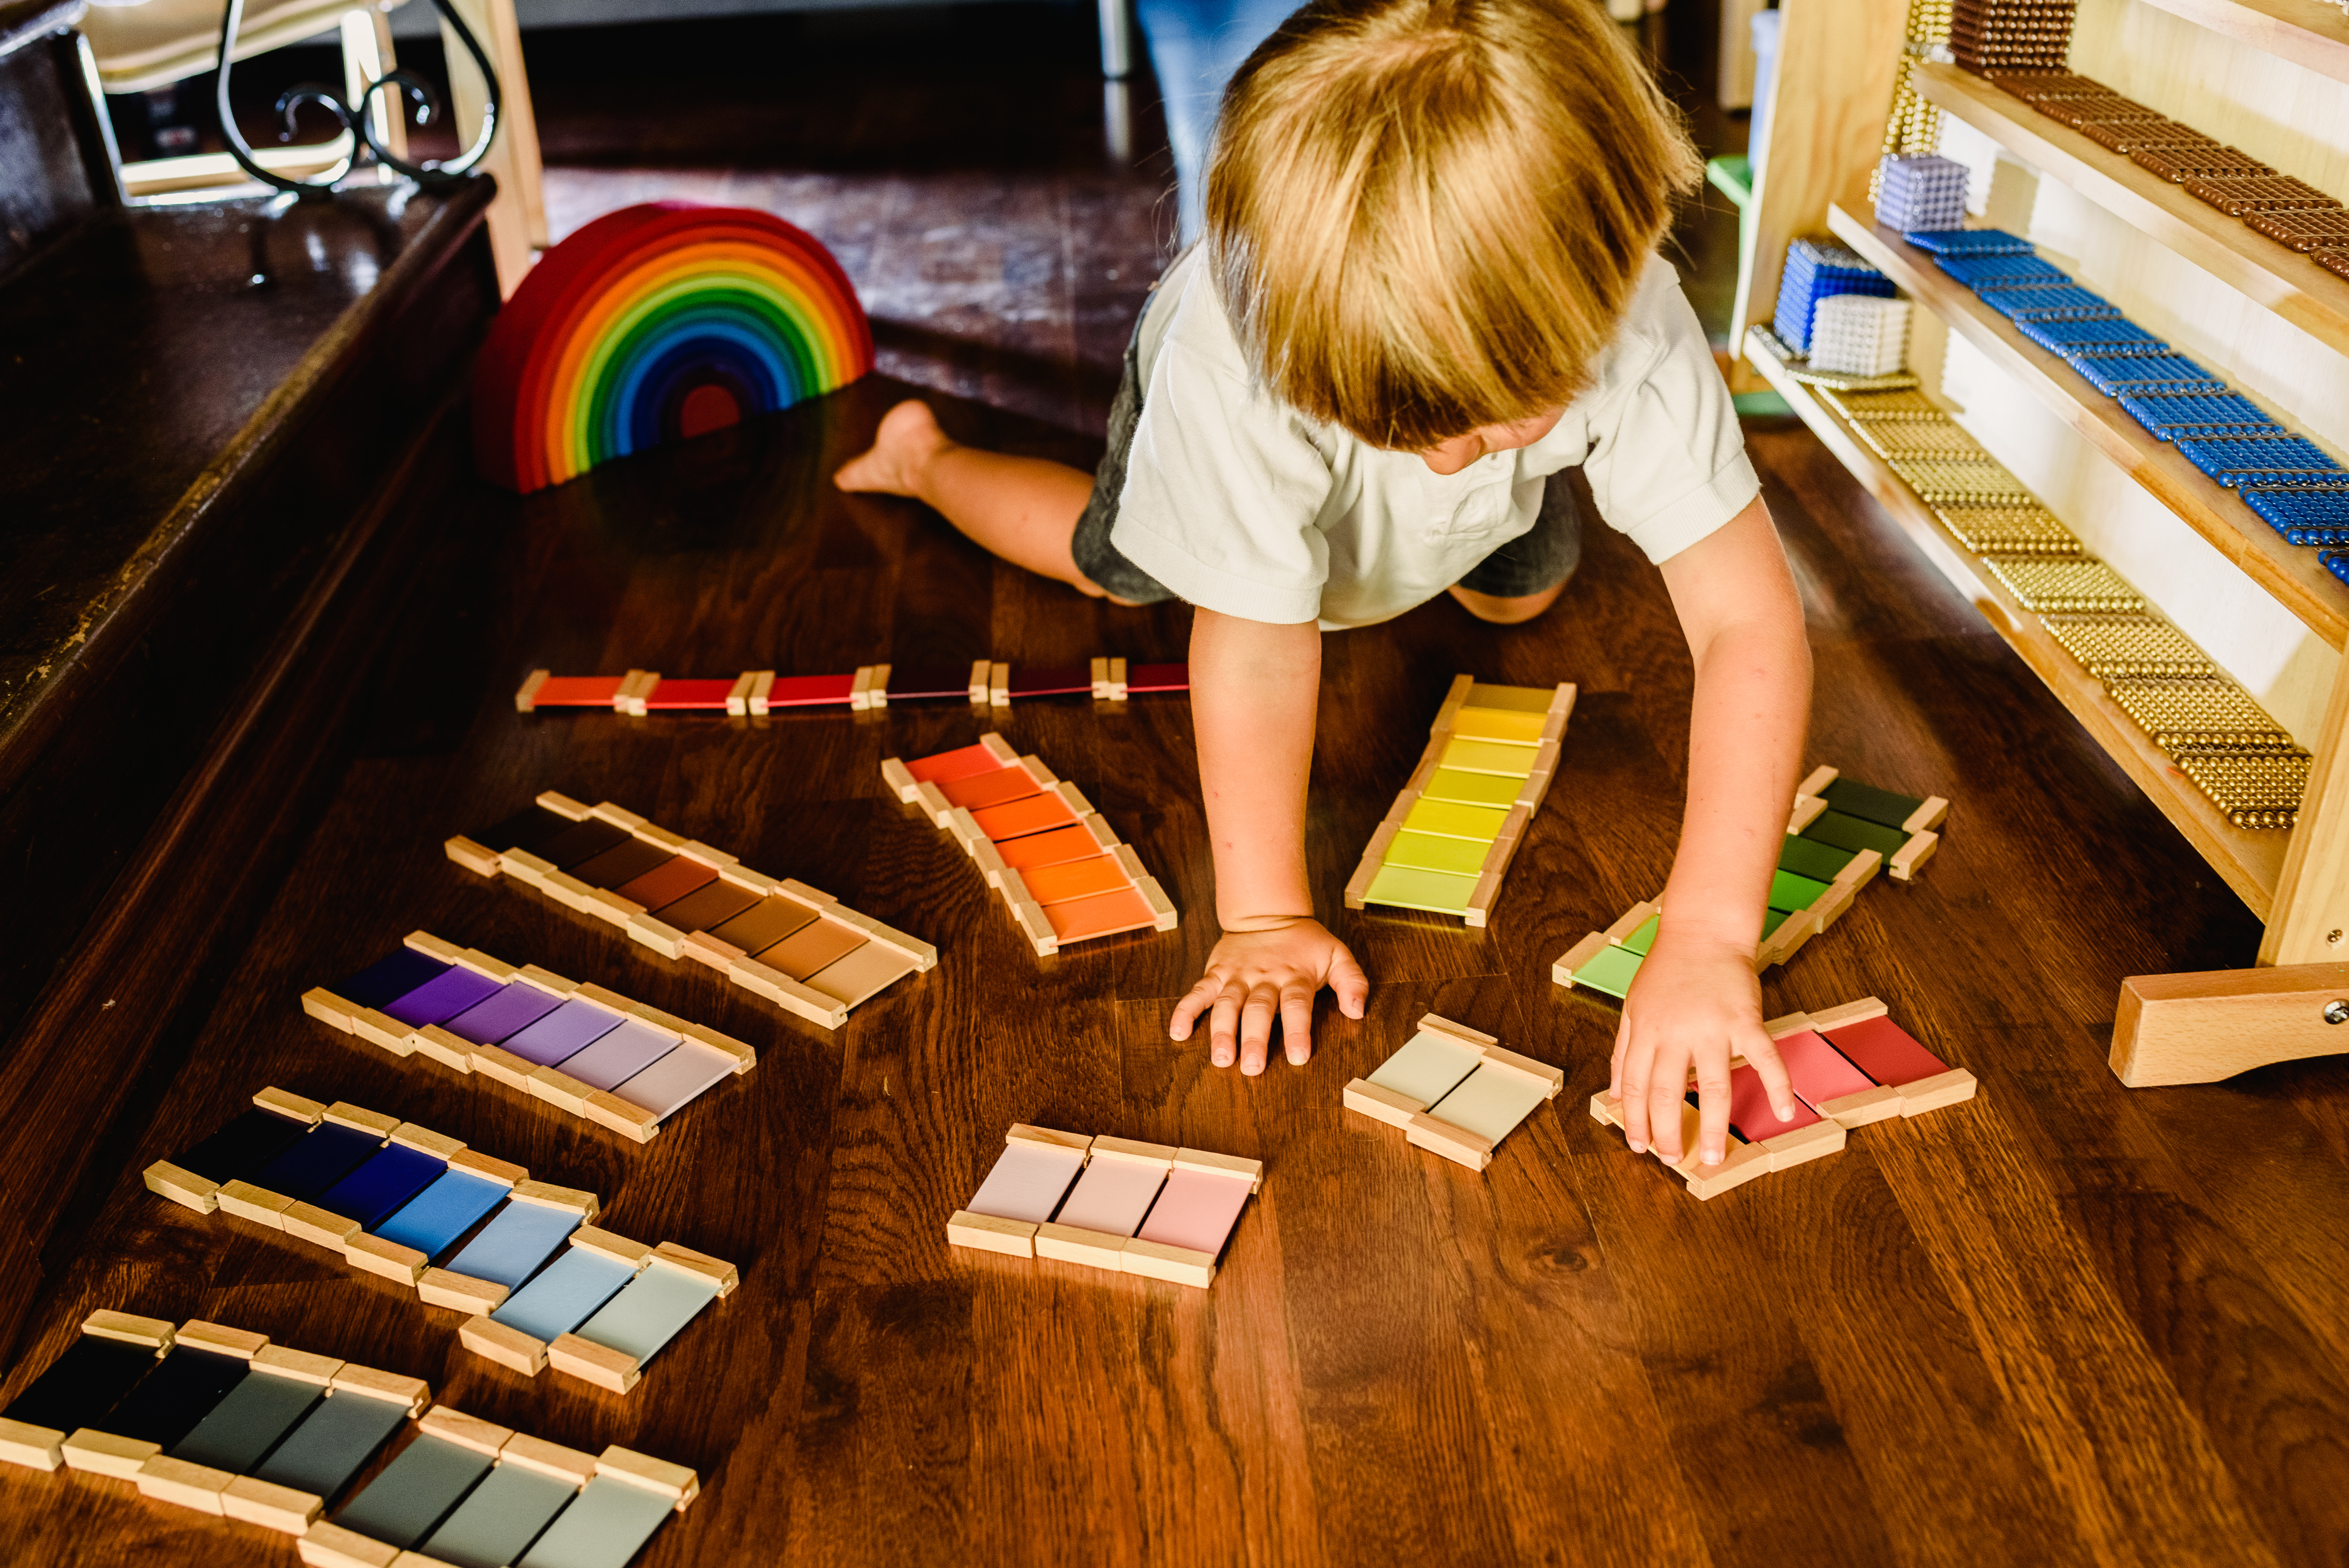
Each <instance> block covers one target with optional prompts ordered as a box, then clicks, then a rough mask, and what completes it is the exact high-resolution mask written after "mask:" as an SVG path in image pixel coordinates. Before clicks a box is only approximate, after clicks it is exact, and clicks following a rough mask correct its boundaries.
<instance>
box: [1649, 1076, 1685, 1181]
mask: <svg viewBox="0 0 2349 1568" xmlns="http://www.w3.org/2000/svg"><path fill="white" fill-rule="evenodd" d="M1687 1096H1688V1055H1687V1053H1686V1052H1684V1051H1682V1050H1679V1049H1677V1048H1674V1047H1661V1048H1659V1049H1658V1050H1657V1051H1656V1053H1655V1055H1654V1057H1653V1059H1652V1061H1651V1064H1650V1068H1649V1071H1648V1130H1649V1131H1650V1132H1651V1134H1652V1135H1653V1136H1654V1138H1655V1143H1656V1152H1657V1153H1658V1154H1660V1155H1661V1156H1662V1157H1663V1161H1664V1163H1665V1164H1667V1165H1677V1164H1679V1163H1680V1162H1681V1160H1682V1156H1684V1155H1686V1154H1687V1153H1688V1150H1687V1149H1686V1148H1684V1147H1683V1146H1682V1143H1681V1107H1682V1105H1683V1104H1684V1103H1685V1102H1686V1099H1687Z"/></svg>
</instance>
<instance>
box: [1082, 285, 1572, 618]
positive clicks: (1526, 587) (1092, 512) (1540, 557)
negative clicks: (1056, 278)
mask: <svg viewBox="0 0 2349 1568" xmlns="http://www.w3.org/2000/svg"><path fill="white" fill-rule="evenodd" d="M1141 344H1142V324H1141V323H1140V322H1139V321H1138V320H1137V321H1136V322H1135V323H1134V334H1133V341H1131V342H1129V343H1128V344H1127V345H1126V346H1125V374H1124V375H1123V377H1120V378H1119V380H1118V384H1117V397H1116V398H1115V400H1113V401H1112V403H1111V404H1110V406H1109V451H1108V452H1107V454H1106V455H1104V456H1103V457H1102V460H1101V467H1099V468H1098V469H1094V470H1093V493H1092V497H1091V498H1090V499H1089V500H1086V502H1085V510H1084V513H1083V515H1082V516H1081V517H1079V518H1078V519H1077V531H1076V534H1075V536H1074V537H1073V538H1071V540H1070V541H1069V553H1070V554H1071V556H1073V557H1075V558H1076V562H1077V570H1078V571H1080V572H1081V573H1084V574H1085V575H1086V576H1087V577H1090V578H1092V581H1093V582H1094V583H1095V584H1097V585H1098V586H1099V587H1100V588H1101V589H1102V592H1103V593H1107V594H1109V595H1110V597H1112V598H1113V599H1123V600H1126V601H1128V602H1130V603H1136V604H1154V603H1158V602H1159V601H1160V600H1162V599H1172V598H1174V590H1172V589H1170V588H1168V587H1167V586H1166V585H1165V584H1164V583H1161V582H1159V581H1158V579H1157V578H1155V577H1153V576H1152V575H1151V574H1150V573H1147V572H1144V571H1143V569H1142V568H1141V567H1139V566H1136V565H1135V564H1134V563H1133V562H1131V561H1128V560H1127V559H1126V558H1125V556H1124V555H1123V552H1120V551H1119V550H1118V548H1117V546H1116V545H1115V544H1113V543H1112V542H1110V537H1109V536H1110V530H1111V529H1112V528H1114V527H1115V526H1116V525H1117V501H1118V497H1120V496H1121V495H1123V494H1124V493H1125V459H1126V454H1127V452H1128V451H1129V450H1130V449H1132V447H1133V428H1134V426H1135V425H1136V424H1137V423H1138V422H1139V421H1140V420H1141V418H1142V375H1141ZM1581 561H1582V513H1581V511H1580V509H1579V508H1578V507H1577V506H1576V505H1575V504H1574V490H1573V487H1572V486H1571V485H1569V484H1568V482H1567V478H1566V476H1565V475H1564V474H1562V473H1561V474H1554V475H1552V476H1551V478H1550V480H1549V482H1548V484H1547V486H1546V487H1544V489H1543V490H1542V503H1541V511H1539V512H1538V513H1537V514H1536V516H1535V518H1534V525H1533V528H1532V530H1531V531H1528V532H1526V533H1524V534H1521V535H1519V536H1518V537H1517V538H1516V539H1513V540H1511V541H1509V542H1507V543H1506V544H1504V545H1503V546H1501V547H1500V548H1499V549H1498V550H1495V552H1493V553H1492V554H1490V555H1487V556H1486V557H1485V559H1484V560H1482V561H1480V562H1477V563H1476V566H1475V570H1473V571H1471V572H1470V573H1468V575H1467V576H1465V577H1463V578H1462V579H1461V580H1460V586H1461V587H1463V588H1465V589H1467V590H1468V591H1469V592H1470V593H1486V594H1490V595H1491V596H1492V597H1494V598H1495V599H1521V598H1524V597H1525V596H1526V595H1527V594H1529V593H1543V592H1546V591H1547V590H1548V589H1551V588H1555V587H1557V585H1558V584H1559V583H1563V582H1565V581H1566V580H1567V579H1568V578H1569V577H1571V576H1573V575H1574V569H1575V567H1576V566H1577V565H1578V564H1580V562H1581Z"/></svg>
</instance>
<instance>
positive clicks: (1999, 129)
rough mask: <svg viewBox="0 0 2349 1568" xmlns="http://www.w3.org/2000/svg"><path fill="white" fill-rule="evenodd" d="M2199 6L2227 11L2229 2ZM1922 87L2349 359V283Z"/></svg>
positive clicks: (2125, 172) (1929, 85) (2016, 111)
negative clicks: (2225, 9) (2224, 7)
mask: <svg viewBox="0 0 2349 1568" xmlns="http://www.w3.org/2000/svg"><path fill="white" fill-rule="evenodd" d="M2197 3H2198V4H2210V5H2224V0H2197ZM2173 8H2176V7H2173ZM2232 8H2234V9H2240V8H2241V7H2240V6H2237V7H2232ZM2325 8H2327V9H2329V8H2330V7H2325ZM1916 81H1917V90H1918V92H1920V94H1922V95H1923V96H1924V97H1925V98H1927V99H1928V100H1929V101H1930V102H1932V103H1934V104H1937V105H1939V106H1940V108H1943V109H1946V110H1947V111H1949V112H1950V113H1951V114H1952V115H1955V116H1956V117H1957V118H1958V119H1961V120H1964V121H1965V122H1966V123H1967V124H1968V125H1971V126H1972V127H1973V128H1974V129H1976V130H1979V131H1981V132H1982V134H1983V135H1984V136H1987V137H1989V138H1990V139H1992V140H1993V141H1995V142H1997V143H1998V144H1999V145H2000V146H2001V147H2003V148H2005V149H2006V150H2008V151H2009V152H2012V153H2013V154H2014V156H2015V157H2017V158H2019V159H2021V160H2023V162H2025V163H2027V164H2030V165H2031V166H2032V167H2033V169H2036V170H2039V172H2040V173H2042V174H2044V175H2045V176H2046V177H2048V178H2049V179H2051V180H2054V181H2060V182H2062V183H2063V184H2064V185H2067V186H2069V187H2070V188H2071V189H2073V190H2074V191H2078V192H2079V193H2080V194H2081V195H2083V196H2085V197H2086V198H2087V199H2088V200H2089V201H2094V202H2095V204H2096V205H2097V206H2099V207H2102V208H2104V209H2105V210H2106V211H2108V212H2110V213H2112V214H2113V216H2115V217H2116V218H2118V219H2119V220H2120V221H2121V222H2124V223H2127V224H2128V225H2129V227H2131V228H2133V229H2135V230H2137V232H2140V233H2142V234H2144V235H2145V236H2146V237H2147V239H2150V240H2152V241H2154V242H2157V243H2158V244H2160V245H2162V246H2163V247H2164V248H2166V249H2168V250H2170V251H2173V252H2175V253H2177V254H2178V255H2180V256H2183V257H2184V258H2185V259H2186V260H2188V261H2189V262H2191V263H2194V264H2195V265H2196V266H2198V267H2200V268H2201V269H2202V270H2203V271H2204V272H2206V273H2209V274H2210V275H2211V276H2212V277H2214V278H2217V279H2218V280H2219V281H2220V283H2223V284H2227V285H2228V286H2229V287H2230V288H2233V289H2236V290H2238V291H2239V292H2240V293H2241V294H2244V295H2246V296H2247V297H2249V298H2250V299H2251V300H2252V301H2253V302H2254V303H2256V304H2260V305H2262V306H2264V307H2266V308H2267V309H2269V310H2271V311H2273V312H2275V314H2276V315H2280V316H2282V318H2283V319H2284V320H2286V321H2289V322H2291V323H2292V325H2295V326H2298V327H2300V328H2301V329H2302V330H2303V331H2305V332H2307V333H2309V334H2310V335H2312V336H2313V337H2315V338H2316V339H2317V340H2318V341H2319V342H2321V343H2323V345H2324V346H2326V347H2327V348H2330V349H2333V351H2334V352H2336V353H2340V354H2349V278H2344V277H2340V276H2338V275H2336V274H2334V273H2329V272H2326V271H2325V270H2324V269H2323V267H2320V266H2318V265H2317V264H2316V263H2314V262H2312V261H2310V260H2309V259H2308V258H2307V257H2306V256H2303V255H2302V254H2300V253H2298V252H2296V251H2289V250H2286V249H2285V248H2284V247H2283V246H2282V245H2280V244H2278V243H2276V242H2274V241H2273V240H2271V239H2269V238H2268V237H2267V236H2266V235H2264V234H2261V233H2259V232H2256V231H2254V230H2253V229H2251V227H2250V226H2249V225H2247V224H2245V223H2244V222H2242V221H2241V220H2240V219H2236V218H2230V217H2229V216H2228V215H2227V214H2226V213H2224V212H2221V211H2219V210H2218V209H2217V208H2216V207H2211V206H2208V205H2206V204H2204V203H2203V202H2201V201H2197V200H2195V199H2194V198H2193V197H2191V196H2189V195H2188V194H2187V193H2186V187H2184V186H2183V185H2174V184H2172V183H2170V182H2169V181H2167V180H2164V179H2162V178H2161V177H2160V176H2159V175H2158V174H2154V173H2152V172H2150V171H2148V170H2144V169H2141V168H2139V167H2138V166H2137V164H2135V163H2134V162H2132V161H2130V160H2128V159H2127V158H2124V157H2122V156H2121V155H2120V154H2119V153H2116V152H2107V151H2106V150H2105V149H2103V148H2101V147H2098V146H2097V145H2096V144H2095V142H2093V141H2090V140H2089V139H2087V138H2086V137H2085V136H2082V135H2081V134H2080V133H2079V132H2078V131H2076V130H2074V129H2072V128H2071V127H2070V126H2068V125H2065V124H2064V123H2063V122H2062V121H2060V120H2054V119H2048V118H2047V117H2046V116H2045V115H2043V114H2041V113H2040V112H2039V111H2038V110H2036V109H2034V108H2032V107H2031V106H2030V105H2029V104H2027V103H2024V102H2023V100H2022V99H2021V98H2013V97H2011V96H2009V95H2008V94H2006V93H2003V92H2001V91H2000V90H1999V89H1998V88H1994V87H1992V85H1991V84H1990V83H1988V82H1986V81H1984V80H1982V78H1981V77H1976V76H1971V75H1969V74H1967V73H1966V72H1964V71H1961V70H1960V69H1958V67H1955V66H1944V65H1940V64H1936V63H1934V62H1930V61H1926V62H1921V63H1920V65H1919V67H1918V68H1917V77H1916ZM1773 135H1775V129H1774V130H1773Z"/></svg>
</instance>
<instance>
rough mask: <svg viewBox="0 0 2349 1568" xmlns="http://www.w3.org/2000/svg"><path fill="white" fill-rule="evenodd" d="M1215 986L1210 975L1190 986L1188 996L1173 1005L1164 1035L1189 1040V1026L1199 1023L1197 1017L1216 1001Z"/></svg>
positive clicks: (1213, 977)
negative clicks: (1171, 1015)
mask: <svg viewBox="0 0 2349 1568" xmlns="http://www.w3.org/2000/svg"><path fill="white" fill-rule="evenodd" d="M1216 986H1217V982H1216V977H1215V976H1214V975H1208V976H1207V977H1206V979H1204V980H1202V981H1200V982H1199V983H1198V984H1197V985H1194V986H1192V987H1191V991H1190V994H1189V995H1186V996H1185V997H1184V998H1183V999H1182V1000H1181V1001H1179V1002H1177V1003H1175V1004H1174V1016H1173V1017H1172V1018H1169V1019H1168V1020H1167V1021H1166V1033H1167V1034H1168V1035H1169V1036H1170V1037H1173V1038H1174V1039H1177V1040H1187V1039H1189V1038H1190V1037H1191V1026H1192V1025H1194V1024H1195V1023H1197V1022H1198V1021H1199V1015H1200V1014H1202V1013H1204V1012H1206V1010H1207V1005H1208V1004H1209V1003H1211V1002H1213V1001H1214V1000H1215V999H1216Z"/></svg>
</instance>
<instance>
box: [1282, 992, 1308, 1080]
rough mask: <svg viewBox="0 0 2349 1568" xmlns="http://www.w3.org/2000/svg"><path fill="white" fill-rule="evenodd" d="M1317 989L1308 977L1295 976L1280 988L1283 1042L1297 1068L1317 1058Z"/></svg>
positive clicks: (1290, 1060)
mask: <svg viewBox="0 0 2349 1568" xmlns="http://www.w3.org/2000/svg"><path fill="white" fill-rule="evenodd" d="M1313 991H1314V987H1313V985H1312V983H1311V982H1310V981H1306V980H1292V981H1290V982H1289V983H1288V985H1283V986H1282V987H1281V988H1280V1043H1281V1047H1282V1048H1283V1049H1284V1050H1285V1051H1287V1052H1288V1065H1289V1066H1290V1067H1293V1068H1301V1067H1303V1066H1304V1065H1305V1064H1306V1063H1307V1062H1309V1061H1311V1060H1312V1059H1313Z"/></svg>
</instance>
